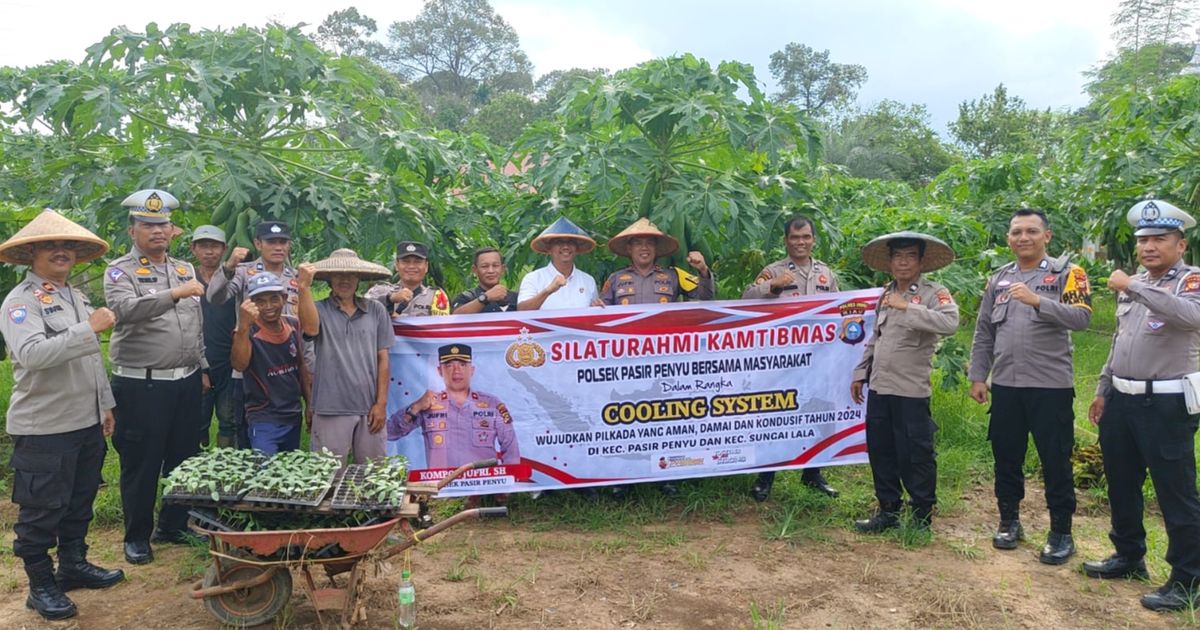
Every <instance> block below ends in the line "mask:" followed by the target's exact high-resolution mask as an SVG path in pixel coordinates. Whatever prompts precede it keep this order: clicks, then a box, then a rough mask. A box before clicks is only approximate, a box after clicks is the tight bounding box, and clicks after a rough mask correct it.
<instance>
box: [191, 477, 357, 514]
mask: <svg viewBox="0 0 1200 630" xmlns="http://www.w3.org/2000/svg"><path fill="white" fill-rule="evenodd" d="M341 472H342V471H341V470H334V471H333V472H331V473H329V478H328V479H326V480H325V484H324V485H323V486H322V487H321V488H319V489H317V490H314V491H312V492H309V493H308V494H305V495H301V496H283V495H281V494H279V493H276V492H271V493H269V494H259V493H260V492H262V491H261V490H255V491H254V492H252V493H250V494H247V495H245V496H244V497H242V500H243V501H246V502H248V503H263V504H274V505H299V506H302V507H312V508H315V507H317V506H318V505H321V501H323V500H324V499H325V495H326V494H328V493H329V489H330V488H331V487H332V486H333V482H334V479H336V478H337V476H338V474H340V473H341ZM209 499H210V500H211V499H212V497H209Z"/></svg>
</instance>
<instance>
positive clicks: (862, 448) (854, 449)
mask: <svg viewBox="0 0 1200 630" xmlns="http://www.w3.org/2000/svg"><path fill="white" fill-rule="evenodd" d="M866 452H867V443H866V442H860V443H858V444H852V445H850V446H847V447H846V448H844V449H842V450H841V451H839V452H838V454H837V455H834V456H833V458H834V459H837V458H839V457H845V456H847V455H858V454H859V453H866Z"/></svg>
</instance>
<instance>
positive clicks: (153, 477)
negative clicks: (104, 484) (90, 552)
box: [104, 190, 209, 564]
mask: <svg viewBox="0 0 1200 630" xmlns="http://www.w3.org/2000/svg"><path fill="white" fill-rule="evenodd" d="M122 203H123V205H124V206H125V207H127V208H129V236H130V238H131V239H132V240H133V248H132V249H131V250H130V252H129V253H128V254H126V255H124V256H122V257H120V258H118V259H116V260H114V261H112V263H110V264H109V267H108V271H106V272H105V274H104V275H105V279H104V297H105V301H106V302H107V303H108V306H109V308H111V309H112V310H113V312H114V313H116V315H117V324H116V327H115V328H114V329H113V334H112V338H111V341H110V344H109V357H110V358H111V359H112V373H113V378H112V390H113V396H114V397H115V399H116V402H117V409H116V420H117V427H116V430H115V432H114V433H113V446H114V447H116V449H117V453H118V454H119V455H120V456H121V505H122V507H123V509H124V512H125V559H126V560H128V561H129V562H130V563H131V564H145V563H147V562H151V561H153V560H154V554H153V552H152V551H151V550H150V540H151V534H152V533H153V534H154V541H155V542H171V543H183V542H187V541H188V539H189V535H188V534H187V532H186V526H187V509H186V508H184V507H181V506H177V505H164V506H163V507H162V509H161V510H160V512H159V522H158V530H157V531H155V530H154V502H155V498H156V495H157V492H158V480H159V475H160V474H161V475H164V476H165V475H167V474H169V473H170V472H171V471H172V470H173V469H174V468H175V467H176V466H178V465H179V463H180V462H182V461H183V460H184V459H186V458H187V457H189V456H191V455H194V454H196V452H197V451H199V448H200V430H199V427H200V423H201V414H200V412H201V398H202V394H203V392H204V391H206V390H207V389H209V380H208V375H207V374H205V373H204V370H205V369H206V368H207V367H208V361H207V359H206V358H205V356H204V332H203V328H202V322H201V319H202V316H201V311H200V296H201V295H202V294H203V293H204V285H202V284H200V281H199V280H197V279H196V273H195V271H194V270H193V269H192V265H191V264H190V263H188V262H186V261H183V260H177V259H175V258H171V257H170V256H168V255H167V246H168V244H169V243H170V236H171V227H172V226H171V219H170V216H171V215H170V212H171V210H173V209H174V208H176V207H178V206H179V202H178V201H177V200H176V199H175V197H173V196H172V195H171V194H170V193H168V192H166V191H162V190H140V191H138V192H136V193H133V194H132V195H130V196H129V197H127V198H126V199H125V201H124V202H122Z"/></svg>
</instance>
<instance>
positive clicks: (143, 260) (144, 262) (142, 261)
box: [138, 256, 150, 267]
mask: <svg viewBox="0 0 1200 630" xmlns="http://www.w3.org/2000/svg"><path fill="white" fill-rule="evenodd" d="M138 264H139V265H141V266H143V267H149V266H150V259H149V258H146V257H145V256H142V257H141V258H138Z"/></svg>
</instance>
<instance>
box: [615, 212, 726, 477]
mask: <svg viewBox="0 0 1200 630" xmlns="http://www.w3.org/2000/svg"><path fill="white" fill-rule="evenodd" d="M608 249H609V250H611V251H612V253H614V254H616V255H618V256H624V257H625V258H628V259H629V260H630V261H631V262H632V263H633V264H632V265H630V266H628V267H625V268H624V269H619V270H617V271H616V272H614V273H613V274H612V275H611V276H609V277H608V280H605V281H604V288H602V289H601V290H600V301H601V302H604V303H605V304H608V305H614V304H617V305H621V304H667V303H669V302H674V301H676V300H679V299H680V298H682V297H684V296H686V297H688V298H690V299H693V300H710V299H712V297H713V296H714V295H715V294H716V292H717V286H716V278H715V277H714V276H713V273H712V271H711V270H710V269H709V268H708V264H706V263H705V262H704V255H703V254H701V253H700V252H688V264H690V265H691V266H692V267H693V268H694V269H695V270H696V274H698V275H693V274H690V273H688V272H686V271H684V270H682V269H679V268H678V267H672V268H669V269H668V268H664V267H660V266H658V265H656V264H654V261H655V259H657V258H662V257H664V256H670V255H671V254H673V253H675V251H676V250H678V249H679V241H677V240H675V239H674V238H672V237H671V236H669V235H667V234H664V233H663V232H662V230H659V229H658V226H656V225H654V224H653V223H651V222H650V220H649V219H646V218H641V219H638V220H637V221H635V222H634V223H633V225H630V226H629V227H627V228H625V229H624V230H622V231H621V233H620V234H617V235H616V236H614V237H612V238H610V239H609V240H608ZM659 489H660V490H662V492H663V493H664V494H667V495H673V494H676V493H677V492H678V489H677V488H676V487H675V484H674V483H672V482H670V481H664V482H662V483H661V484H660V485H659ZM612 492H613V496H614V497H616V498H617V499H618V500H619V499H623V498H625V495H626V493H627V492H628V487H627V486H623V485H622V486H613V489H612Z"/></svg>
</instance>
